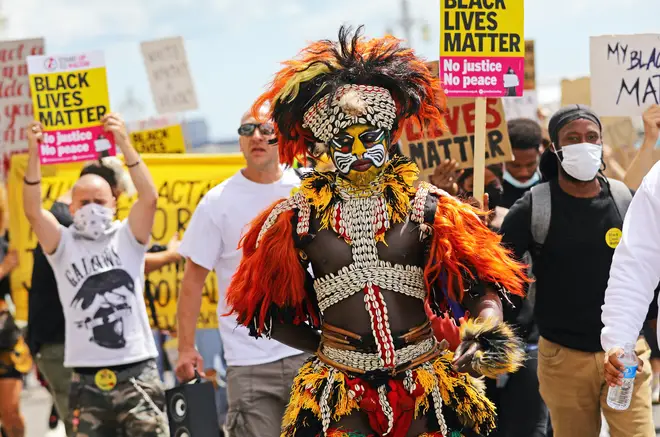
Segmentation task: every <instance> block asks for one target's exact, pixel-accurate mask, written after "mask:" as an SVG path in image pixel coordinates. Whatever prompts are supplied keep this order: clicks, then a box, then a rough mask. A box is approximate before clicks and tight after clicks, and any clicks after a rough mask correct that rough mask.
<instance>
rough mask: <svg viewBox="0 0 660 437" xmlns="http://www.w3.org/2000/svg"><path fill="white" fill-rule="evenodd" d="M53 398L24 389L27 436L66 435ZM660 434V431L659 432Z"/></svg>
mask: <svg viewBox="0 0 660 437" xmlns="http://www.w3.org/2000/svg"><path fill="white" fill-rule="evenodd" d="M51 405H52V404H51V399H50V395H49V394H48V392H47V391H46V390H45V389H43V388H42V387H34V386H33V388H29V389H27V390H24V392H23V397H22V399H21V408H22V412H23V415H24V417H25V418H26V427H27V430H26V431H27V433H26V434H25V436H26V437H66V436H65V434H64V427H63V426H62V425H61V424H60V427H59V428H58V429H56V430H53V431H51V430H50V429H48V416H49V414H50V408H51ZM653 416H654V419H655V423H656V428H660V406H659V405H656V406H654V407H653ZM657 435H658V436H660V432H659V433H658V434H657ZM607 436H608V434H607V430H603V433H602V434H601V437H607Z"/></svg>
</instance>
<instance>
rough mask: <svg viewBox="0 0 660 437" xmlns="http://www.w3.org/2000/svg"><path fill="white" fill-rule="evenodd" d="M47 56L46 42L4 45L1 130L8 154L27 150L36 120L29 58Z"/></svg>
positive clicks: (0, 46) (1, 54) (0, 45)
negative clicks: (44, 54) (30, 131)
mask: <svg viewBox="0 0 660 437" xmlns="http://www.w3.org/2000/svg"><path fill="white" fill-rule="evenodd" d="M43 53H44V40H43V38H38V39H26V40H20V41H3V42H0V68H1V69H2V78H1V79H0V80H1V82H0V114H1V115H0V131H2V137H1V138H2V146H3V152H4V153H5V154H12V153H18V152H24V151H26V150H27V132H26V129H27V126H28V124H29V123H30V122H31V121H32V120H33V119H34V111H33V110H32V99H31V98H30V79H29V76H28V68H27V62H26V59H27V57H28V56H38V55H42V54H43Z"/></svg>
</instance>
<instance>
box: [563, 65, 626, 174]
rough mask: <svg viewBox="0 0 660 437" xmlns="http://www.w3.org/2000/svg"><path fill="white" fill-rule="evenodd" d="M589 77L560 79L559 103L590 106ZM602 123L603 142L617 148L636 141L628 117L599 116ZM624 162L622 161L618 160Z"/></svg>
mask: <svg viewBox="0 0 660 437" xmlns="http://www.w3.org/2000/svg"><path fill="white" fill-rule="evenodd" d="M591 101H592V97H591V78H589V77H581V78H578V79H575V80H566V79H565V80H562V81H561V104H562V106H566V105H587V106H591ZM600 122H601V124H602V125H603V132H602V133H603V143H604V144H606V145H608V146H610V147H612V148H613V149H614V150H617V149H618V148H621V147H632V146H633V145H634V144H635V142H636V141H637V132H636V131H635V128H634V126H633V123H632V120H631V118H630V117H600ZM619 162H620V163H621V164H624V163H625V162H624V161H619Z"/></svg>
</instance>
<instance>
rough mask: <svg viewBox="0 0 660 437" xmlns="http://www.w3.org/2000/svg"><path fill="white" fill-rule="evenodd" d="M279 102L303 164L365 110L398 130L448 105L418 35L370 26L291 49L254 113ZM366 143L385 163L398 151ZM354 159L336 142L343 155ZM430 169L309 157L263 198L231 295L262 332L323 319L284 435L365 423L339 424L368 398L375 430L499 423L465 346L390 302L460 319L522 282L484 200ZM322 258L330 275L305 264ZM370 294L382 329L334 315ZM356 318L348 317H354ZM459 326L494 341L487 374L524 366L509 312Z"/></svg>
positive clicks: (433, 431) (288, 151)
mask: <svg viewBox="0 0 660 437" xmlns="http://www.w3.org/2000/svg"><path fill="white" fill-rule="evenodd" d="M265 102H268V103H270V107H271V112H272V117H273V120H274V122H275V125H276V132H277V140H278V142H279V148H280V157H281V160H282V161H283V162H284V163H286V164H289V165H291V164H292V163H293V162H294V160H295V159H301V158H302V157H305V156H310V155H311V156H318V155H320V154H322V153H325V152H327V149H326V146H327V144H328V143H329V141H330V139H331V138H332V137H333V136H334V135H336V134H337V133H338V132H340V131H342V130H343V129H347V128H348V127H350V126H352V125H358V124H360V125H369V126H375V127H377V128H382V129H383V130H386V131H387V132H388V133H389V135H390V137H389V144H392V143H394V142H395V141H396V140H397V138H398V136H399V134H400V132H401V129H402V128H403V125H404V121H405V120H406V119H409V118H412V119H413V120H415V121H416V122H417V123H422V124H423V125H428V124H429V123H438V124H439V125H441V126H442V125H443V118H442V116H443V111H444V110H445V96H444V93H443V91H442V89H441V86H440V83H439V81H438V79H437V78H434V77H433V76H432V74H431V73H430V72H429V70H428V69H427V67H426V66H425V64H424V62H423V61H422V60H420V59H418V58H417V57H416V56H415V55H414V53H413V51H412V50H410V49H407V48H402V47H400V45H399V41H398V40H396V39H394V38H389V37H386V38H381V39H372V40H368V41H367V40H364V39H362V38H361V37H360V36H359V31H358V32H357V33H356V34H355V35H353V36H352V37H351V35H350V32H349V31H347V30H346V29H344V28H342V30H340V34H339V43H338V44H337V43H333V42H331V41H320V42H317V43H313V44H311V45H310V46H309V47H308V48H306V49H305V50H303V51H302V52H301V54H300V56H299V58H298V59H295V60H291V61H288V62H286V63H285V64H284V68H283V69H282V70H281V71H280V72H279V73H278V74H277V75H276V77H275V80H274V81H273V83H272V85H271V87H270V89H269V90H268V91H267V92H266V93H265V94H264V95H263V96H262V97H261V98H260V99H259V100H258V101H257V102H256V103H255V106H254V109H255V113H256V112H257V109H258V108H260V107H261V106H262V105H263V104H264V103H265ZM370 150H372V149H370ZM373 150H375V149H373ZM367 153H371V155H372V156H371V157H370V159H372V161H373V162H377V161H378V160H379V159H385V157H384V156H383V157H381V156H380V155H379V154H378V153H377V151H376V152H373V151H372V152H365V155H367ZM341 159H344V158H343V155H341V154H337V155H335V164H336V165H337V167H338V168H340V167H342V166H343V165H344V163H343V162H342V161H341ZM346 159H352V158H351V157H350V156H347V157H346ZM418 172H419V171H418V169H417V167H416V166H415V164H414V163H412V162H410V161H409V160H408V159H406V158H404V157H401V156H396V157H394V158H393V159H391V160H389V161H386V162H385V163H384V165H383V166H382V170H381V171H380V172H379V174H378V175H377V177H376V178H375V179H374V180H373V181H372V182H371V183H370V184H368V186H359V187H358V186H355V185H353V184H351V182H350V181H349V180H347V179H346V178H344V177H343V176H342V175H341V174H340V172H339V171H332V172H317V171H313V172H310V173H308V174H306V175H305V176H304V177H303V181H302V186H301V188H300V190H299V191H297V192H296V194H294V195H293V196H292V197H290V198H288V199H285V200H282V201H279V202H277V203H275V204H274V205H273V206H272V207H270V208H269V209H268V210H266V211H264V212H263V213H262V214H261V215H260V216H259V217H257V218H256V219H255V220H254V222H253V223H252V226H251V228H250V230H249V231H248V232H247V234H246V235H245V236H244V238H243V240H242V243H241V245H242V247H243V251H244V253H243V259H242V262H241V264H240V267H239V269H238V271H237V273H236V274H235V276H234V278H233V281H232V284H231V286H230V288H229V291H228V295H227V301H228V303H229V305H230V307H231V308H232V311H233V313H235V314H236V315H237V317H238V321H239V323H241V324H243V325H245V326H247V327H249V328H250V330H251V332H252V335H254V336H257V337H259V336H261V335H266V336H270V333H271V329H272V328H273V325H276V324H280V323H285V324H295V325H300V324H308V325H309V326H311V327H312V328H315V329H320V330H321V344H320V346H319V349H318V352H317V354H316V355H315V356H314V357H313V358H311V359H310V360H309V361H308V362H307V363H306V364H305V365H304V366H303V367H302V368H301V369H300V372H299V374H298V376H297V378H296V380H295V381H294V385H293V388H292V397H291V401H290V403H289V406H288V408H287V411H286V414H285V417H284V419H283V425H282V436H287V437H289V436H291V437H294V436H295V437H317V436H336V437H341V436H349V437H350V436H354V437H357V436H362V435H366V434H360V433H358V432H354V431H347V430H344V429H342V427H341V424H339V425H338V422H340V421H341V420H342V418H345V417H347V416H349V415H351V414H352V413H355V412H358V411H360V412H362V413H365V414H366V417H368V421H369V425H370V427H371V429H372V430H373V431H372V434H368V435H377V436H392V437H404V436H406V435H407V432H408V430H409V428H410V426H411V423H412V421H413V420H415V419H425V420H426V427H425V429H426V431H427V433H426V434H422V435H426V436H446V437H450V436H451V437H457V436H462V435H474V433H476V434H487V433H488V432H489V431H490V430H491V429H492V428H493V427H494V407H493V405H492V404H491V402H490V401H489V400H488V399H487V398H486V397H485V396H484V395H483V389H482V386H481V384H480V381H478V380H475V379H473V378H471V377H469V376H468V375H466V374H458V373H456V372H455V371H454V370H453V369H452V366H451V362H452V358H453V353H452V352H450V351H449V350H447V349H446V345H443V344H442V343H439V342H438V340H437V339H436V338H435V337H434V335H433V332H432V329H431V326H430V323H429V322H428V321H427V322H426V323H424V324H422V325H420V326H416V327H413V328H412V329H410V330H407V331H405V332H392V330H391V329H390V321H389V320H390V318H389V315H388V314H391V313H392V311H396V310H397V308H396V307H393V308H388V306H387V303H386V299H385V297H384V296H386V295H388V296H391V295H393V294H400V295H403V296H405V297H406V298H407V299H411V300H414V301H415V302H420V303H422V305H419V308H420V311H421V312H422V313H423V312H424V309H423V308H424V304H425V305H427V308H429V307H430V308H431V309H432V310H433V312H434V313H436V314H441V313H442V314H447V313H448V314H451V315H452V316H453V317H455V318H456V319H458V318H459V317H462V316H463V315H464V309H463V306H462V303H464V299H465V298H467V297H471V298H480V297H482V296H483V295H484V294H485V293H486V291H485V289H484V284H489V285H490V286H491V287H492V288H493V289H495V290H498V291H499V293H500V295H501V296H503V297H504V296H505V295H506V294H507V293H514V294H522V293H523V284H524V282H525V281H526V277H525V276H524V273H523V272H524V269H523V267H522V266H520V265H519V264H517V263H516V262H515V261H513V260H512V259H511V258H510V257H509V254H508V252H507V251H506V250H505V249H503V248H502V247H501V246H500V245H499V237H498V236H497V235H496V234H494V233H492V232H490V231H489V230H488V229H487V227H486V226H485V225H484V224H483V223H482V222H481V220H480V218H479V215H480V212H479V211H478V210H476V209H474V208H472V207H471V206H468V205H466V204H464V203H461V202H460V201H458V200H456V199H454V198H452V197H451V196H449V195H447V194H446V193H444V192H442V191H441V190H439V189H437V188H435V187H433V186H431V185H429V184H427V183H425V182H421V183H420V184H419V185H418V186H417V187H415V186H414V185H413V184H414V182H415V181H416V179H417V176H418ZM404 229H407V231H405V232H404V231H403V230H404ZM411 229H412V230H411ZM315 240H320V242H319V241H315ZM338 241H339V242H340V243H339V242H338ZM312 243H313V244H316V245H317V247H323V248H327V250H326V252H332V250H334V249H332V250H331V249H330V247H333V248H335V247H337V244H342V245H344V246H347V247H348V248H350V250H349V252H350V254H351V255H350V257H349V258H348V260H347V261H346V262H345V263H344V264H343V265H342V266H341V267H340V268H338V269H335V270H334V271H333V272H332V273H328V274H323V273H322V272H323V271H324V270H323V268H322V267H320V266H321V264H322V263H317V262H316V260H318V259H321V258H318V257H316V258H315V257H314V256H312V253H311V252H310V251H309V250H308V247H311V245H312ZM319 243H321V246H319ZM399 247H404V248H405V250H411V251H413V252H415V251H416V253H417V255H418V256H417V258H416V259H417V261H414V259H415V256H412V257H410V259H411V260H412V261H411V263H405V262H402V261H401V260H402V258H401V256H400V253H401V252H399V251H398V250H397V249H392V248H399ZM411 248H412V249H411ZM386 249H390V250H389V252H387V253H386ZM413 249H414V250H413ZM338 251H339V249H338ZM392 252H394V253H392ZM345 253H346V252H345V251H344V256H345ZM323 256H324V257H330V256H331V254H327V253H325V254H324V255H323ZM337 257H340V256H339V255H337ZM324 259H325V258H324ZM310 262H311V263H312V268H313V270H314V273H315V276H316V279H313V278H312V277H311V276H310V274H309V273H308V271H307V268H308V266H309V263H310ZM317 267H318V269H317ZM319 272H321V273H319ZM357 294H360V295H362V296H363V297H362V298H360V299H361V300H363V301H364V305H365V310H364V311H366V313H367V314H368V317H369V320H370V321H371V331H372V332H371V334H369V335H359V334H356V333H354V332H351V331H350V330H348V329H341V328H338V327H336V326H333V325H330V324H329V323H327V321H326V320H324V319H325V318H327V317H324V314H326V312H327V311H329V309H330V308H331V307H333V306H335V305H338V306H341V305H343V304H344V303H345V301H347V300H349V299H350V298H351V297H352V296H354V295H357ZM387 300H388V301H389V299H387ZM423 318H425V316H423ZM346 320H347V324H348V325H350V320H351V316H350V315H348V316H347V317H346ZM417 320H419V317H418V318H417ZM275 329H276V328H275ZM461 336H462V339H463V340H470V339H471V340H474V341H477V342H479V344H480V345H481V346H482V350H481V351H479V352H478V353H477V354H476V355H475V358H474V359H473V361H472V365H473V367H474V368H475V369H476V370H478V371H479V372H481V374H484V375H486V376H491V377H492V376H496V375H497V374H501V373H506V372H511V371H515V370H516V369H517V367H519V366H520V364H521V362H522V356H523V354H522V350H521V348H520V343H519V341H518V340H517V338H516V336H515V335H514V334H513V332H512V331H511V329H510V328H509V327H508V326H507V325H506V324H505V323H492V322H491V321H488V320H486V321H474V320H470V321H468V322H467V323H465V324H464V325H463V328H462V331H461Z"/></svg>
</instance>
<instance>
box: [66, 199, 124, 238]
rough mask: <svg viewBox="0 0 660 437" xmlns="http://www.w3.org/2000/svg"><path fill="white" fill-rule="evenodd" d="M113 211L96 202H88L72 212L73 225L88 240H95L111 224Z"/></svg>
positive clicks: (113, 215)
mask: <svg viewBox="0 0 660 437" xmlns="http://www.w3.org/2000/svg"><path fill="white" fill-rule="evenodd" d="M114 217H115V211H114V210H113V209H111V208H107V207H105V206H102V205H99V204H97V203H88V204H87V205H85V206H83V207H82V208H80V209H79V210H78V211H76V212H75V214H73V226H74V227H75V229H76V231H78V233H79V234H80V235H82V236H84V237H86V238H89V239H90V240H97V239H98V238H99V237H101V236H102V235H103V234H104V233H105V231H106V230H108V229H109V228H110V226H111V225H112V220H113V219H114Z"/></svg>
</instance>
